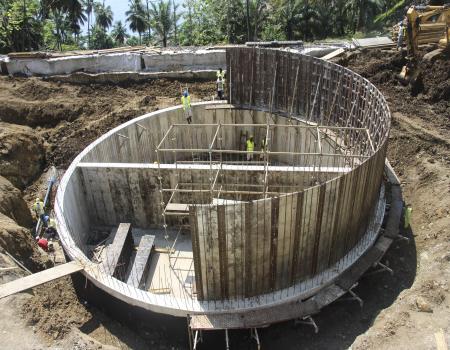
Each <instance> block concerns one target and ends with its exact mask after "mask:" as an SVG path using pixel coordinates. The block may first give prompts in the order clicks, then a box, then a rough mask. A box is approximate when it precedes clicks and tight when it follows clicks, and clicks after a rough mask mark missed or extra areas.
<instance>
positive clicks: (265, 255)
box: [258, 198, 272, 293]
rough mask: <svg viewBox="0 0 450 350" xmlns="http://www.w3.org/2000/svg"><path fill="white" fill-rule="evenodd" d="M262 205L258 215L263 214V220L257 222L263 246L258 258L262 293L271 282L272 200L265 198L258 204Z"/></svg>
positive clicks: (267, 288) (260, 291)
mask: <svg viewBox="0 0 450 350" xmlns="http://www.w3.org/2000/svg"><path fill="white" fill-rule="evenodd" d="M259 205H260V206H261V207H262V210H263V212H262V213H261V212H260V213H259V214H260V215H261V214H262V215H263V218H264V219H263V220H262V222H261V221H259V222H258V224H259V223H261V224H262V225H260V226H259V234H262V237H261V238H262V239H263V241H264V243H263V246H262V251H261V253H262V254H261V255H260V256H259V258H260V260H259V263H260V264H261V266H263V269H262V271H261V274H260V276H261V278H262V279H261V280H260V282H262V283H261V285H260V290H259V293H264V292H265V291H268V290H270V283H271V275H270V273H271V268H270V265H271V257H270V252H271V245H272V244H271V243H272V240H271V237H272V201H271V199H270V198H269V199H265V200H263V201H261V202H260V204H259Z"/></svg>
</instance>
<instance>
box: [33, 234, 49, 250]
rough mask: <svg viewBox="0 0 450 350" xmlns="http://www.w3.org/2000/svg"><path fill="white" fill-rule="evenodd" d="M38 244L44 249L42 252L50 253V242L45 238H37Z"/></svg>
mask: <svg viewBox="0 0 450 350" xmlns="http://www.w3.org/2000/svg"><path fill="white" fill-rule="evenodd" d="M36 243H37V244H38V246H39V247H41V248H42V250H44V251H45V252H48V241H47V240H46V239H45V238H41V237H39V236H36Z"/></svg>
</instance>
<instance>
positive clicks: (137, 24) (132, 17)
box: [125, 0, 149, 44]
mask: <svg viewBox="0 0 450 350" xmlns="http://www.w3.org/2000/svg"><path fill="white" fill-rule="evenodd" d="M125 15H126V16H127V22H129V23H130V24H129V26H130V29H131V30H132V31H133V32H138V34H139V44H142V33H143V32H145V29H146V28H147V27H148V26H149V24H148V23H147V21H146V13H145V10H144V6H143V5H142V2H141V0H130V9H129V10H128V11H127V12H125Z"/></svg>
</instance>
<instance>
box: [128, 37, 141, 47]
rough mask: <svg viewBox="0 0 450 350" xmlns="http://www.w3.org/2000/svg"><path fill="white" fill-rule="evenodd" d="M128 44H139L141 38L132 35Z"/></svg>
mask: <svg viewBox="0 0 450 350" xmlns="http://www.w3.org/2000/svg"><path fill="white" fill-rule="evenodd" d="M127 45H129V46H138V45H139V38H138V37H135V36H132V37H130V38H128V39H127Z"/></svg>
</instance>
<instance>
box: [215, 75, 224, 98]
mask: <svg viewBox="0 0 450 350" xmlns="http://www.w3.org/2000/svg"><path fill="white" fill-rule="evenodd" d="M216 86H217V97H218V98H219V100H223V88H224V84H223V78H222V77H218V78H217V81H216Z"/></svg>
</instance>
